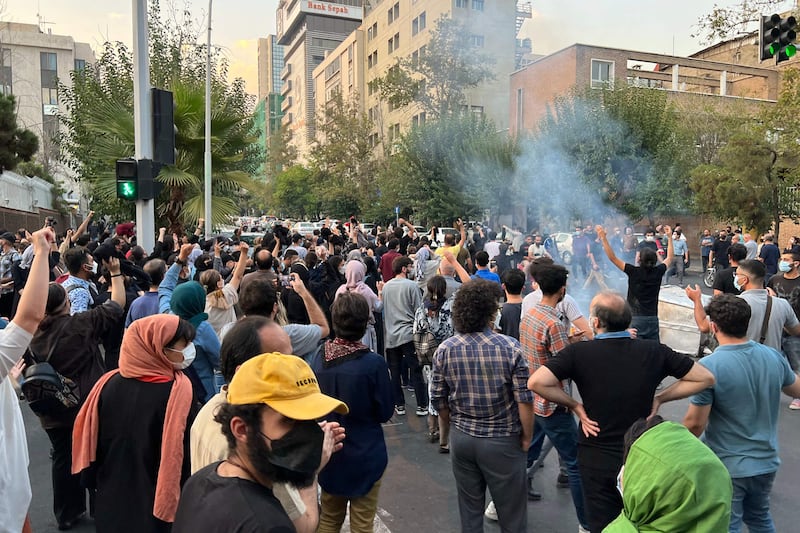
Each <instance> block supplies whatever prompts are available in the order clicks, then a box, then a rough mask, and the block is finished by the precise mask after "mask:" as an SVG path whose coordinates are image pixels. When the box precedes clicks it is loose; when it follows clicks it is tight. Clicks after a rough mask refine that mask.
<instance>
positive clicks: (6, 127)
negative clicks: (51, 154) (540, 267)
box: [0, 94, 39, 173]
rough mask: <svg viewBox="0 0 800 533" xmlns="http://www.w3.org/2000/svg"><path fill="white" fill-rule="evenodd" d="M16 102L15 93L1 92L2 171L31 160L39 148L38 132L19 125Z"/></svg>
mask: <svg viewBox="0 0 800 533" xmlns="http://www.w3.org/2000/svg"><path fill="white" fill-rule="evenodd" d="M16 102H17V99H16V98H15V97H14V95H12V94H7V95H6V94H0V173H2V172H3V171H5V170H14V169H15V168H16V167H17V165H18V164H19V163H20V162H21V161H30V160H31V158H32V157H33V154H35V153H36V151H37V150H38V149H39V138H38V137H36V134H35V133H33V132H32V131H30V130H25V129H22V128H20V127H19V126H17V105H16Z"/></svg>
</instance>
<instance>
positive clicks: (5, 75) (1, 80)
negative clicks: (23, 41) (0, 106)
mask: <svg viewBox="0 0 800 533" xmlns="http://www.w3.org/2000/svg"><path fill="white" fill-rule="evenodd" d="M12 77H13V72H12V70H11V49H10V48H3V49H2V50H0V93H2V94H13V92H14V91H13V83H12Z"/></svg>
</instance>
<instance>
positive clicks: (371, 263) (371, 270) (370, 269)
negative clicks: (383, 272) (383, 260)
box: [364, 255, 378, 277]
mask: <svg viewBox="0 0 800 533" xmlns="http://www.w3.org/2000/svg"><path fill="white" fill-rule="evenodd" d="M364 266H366V267H367V271H366V273H365V274H364V275H365V277H366V276H369V275H370V274H372V275H373V276H377V274H378V265H376V264H375V260H374V259H373V258H372V257H371V256H369V255H367V256H364Z"/></svg>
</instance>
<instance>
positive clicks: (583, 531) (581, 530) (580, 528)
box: [578, 524, 592, 533]
mask: <svg viewBox="0 0 800 533" xmlns="http://www.w3.org/2000/svg"><path fill="white" fill-rule="evenodd" d="M578 533H592V532H591V531H589V530H588V529H586V528H585V527H583V526H582V525H580V524H578Z"/></svg>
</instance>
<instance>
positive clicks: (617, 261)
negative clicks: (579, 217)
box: [594, 225, 625, 272]
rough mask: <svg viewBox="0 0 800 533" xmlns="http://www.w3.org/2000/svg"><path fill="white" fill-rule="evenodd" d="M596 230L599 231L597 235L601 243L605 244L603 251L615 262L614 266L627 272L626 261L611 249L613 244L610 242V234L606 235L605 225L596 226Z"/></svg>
mask: <svg viewBox="0 0 800 533" xmlns="http://www.w3.org/2000/svg"><path fill="white" fill-rule="evenodd" d="M594 230H595V231H596V232H597V236H598V237H599V238H600V244H602V245H603V251H604V252H605V253H606V256H607V257H608V260H609V261H611V262H612V263H614V266H615V267H617V268H618V269H620V270H622V271H623V272H625V261H623V260H622V259H620V258H619V257H617V254H615V253H614V250H612V249H611V245H610V244H609V243H608V235H606V230H605V228H604V227H603V226H599V225H598V226H595V228H594Z"/></svg>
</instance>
